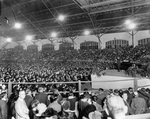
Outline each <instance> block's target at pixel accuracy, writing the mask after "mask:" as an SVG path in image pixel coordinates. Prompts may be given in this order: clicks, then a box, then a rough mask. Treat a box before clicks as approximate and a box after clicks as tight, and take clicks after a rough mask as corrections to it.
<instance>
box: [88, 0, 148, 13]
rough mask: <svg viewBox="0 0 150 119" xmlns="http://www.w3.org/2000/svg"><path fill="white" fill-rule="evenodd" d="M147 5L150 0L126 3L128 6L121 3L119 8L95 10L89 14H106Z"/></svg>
mask: <svg viewBox="0 0 150 119" xmlns="http://www.w3.org/2000/svg"><path fill="white" fill-rule="evenodd" d="M149 4H150V0H145V2H143V1H141V0H140V1H136V2H128V5H127V3H123V4H121V5H120V6H116V7H114V8H110V9H99V10H96V11H92V12H90V13H89V14H97V13H102V12H108V11H114V10H119V9H125V8H131V7H138V6H144V5H149Z"/></svg>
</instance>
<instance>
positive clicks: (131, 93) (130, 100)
mask: <svg viewBox="0 0 150 119" xmlns="http://www.w3.org/2000/svg"><path fill="white" fill-rule="evenodd" d="M133 98H134V94H133V88H131V87H129V88H128V99H127V101H128V103H129V105H131V102H132V99H133Z"/></svg>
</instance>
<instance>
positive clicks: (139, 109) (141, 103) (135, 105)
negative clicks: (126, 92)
mask: <svg viewBox="0 0 150 119" xmlns="http://www.w3.org/2000/svg"><path fill="white" fill-rule="evenodd" d="M134 95H135V98H133V99H132V103H131V108H132V109H133V111H134V113H135V114H143V113H145V111H146V107H147V105H146V101H145V99H144V98H141V97H139V94H138V92H134Z"/></svg>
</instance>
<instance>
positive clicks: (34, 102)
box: [0, 86, 150, 119]
mask: <svg viewBox="0 0 150 119" xmlns="http://www.w3.org/2000/svg"><path fill="white" fill-rule="evenodd" d="M45 88H47V87H45V86H39V87H38V89H37V92H36V93H35V92H34V91H32V90H31V89H30V88H27V89H26V90H15V91H14V92H13V93H12V94H11V96H10V97H9V98H8V97H7V93H6V92H2V93H1V94H0V118H2V119H11V118H12V117H13V118H16V119H52V118H54V119H126V117H130V118H129V119H131V118H132V115H138V114H146V113H147V114H148V116H150V115H149V113H150V89H149V88H142V89H139V90H138V91H134V90H133V89H132V88H131V87H130V88H128V89H126V90H122V89H120V90H118V89H115V90H112V89H110V90H104V89H102V88H99V90H95V91H93V92H90V91H88V89H84V92H83V93H82V94H79V95H77V94H76V93H74V92H73V91H70V92H65V91H64V92H61V93H60V92H59V91H58V89H56V88H54V89H53V90H52V91H51V90H49V91H51V93H48V94H47V91H46V90H45ZM138 116H139V115H138ZM141 116H142V115H140V118H142V117H141Z"/></svg>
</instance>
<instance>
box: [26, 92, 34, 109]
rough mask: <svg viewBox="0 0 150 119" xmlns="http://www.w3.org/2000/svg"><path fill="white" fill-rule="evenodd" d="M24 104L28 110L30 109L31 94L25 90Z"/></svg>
mask: <svg viewBox="0 0 150 119" xmlns="http://www.w3.org/2000/svg"><path fill="white" fill-rule="evenodd" d="M24 100H25V102H26V104H27V107H28V109H30V107H31V102H32V101H33V97H32V92H31V90H30V89H27V90H26V97H25V99H24Z"/></svg>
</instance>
